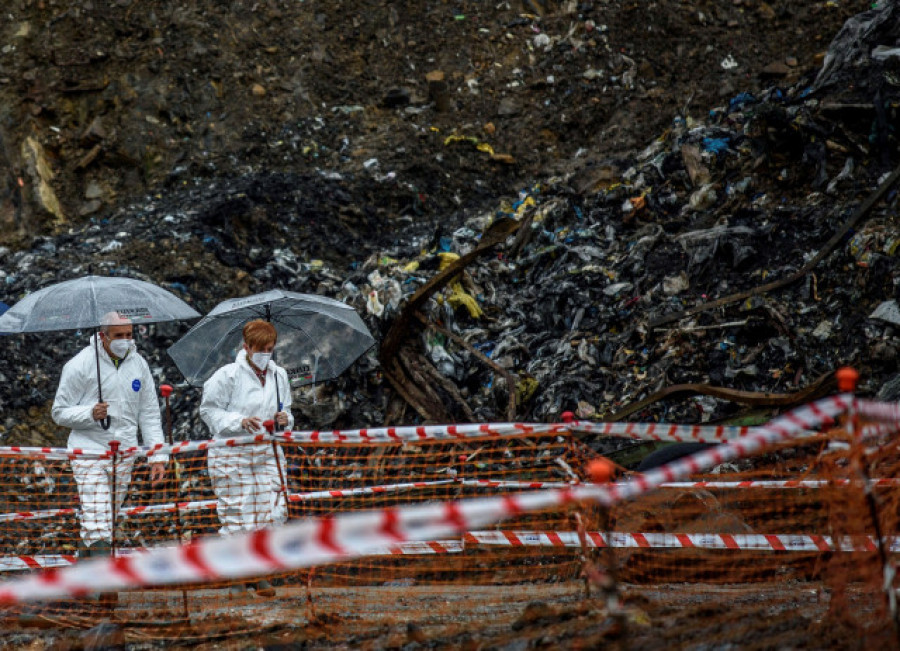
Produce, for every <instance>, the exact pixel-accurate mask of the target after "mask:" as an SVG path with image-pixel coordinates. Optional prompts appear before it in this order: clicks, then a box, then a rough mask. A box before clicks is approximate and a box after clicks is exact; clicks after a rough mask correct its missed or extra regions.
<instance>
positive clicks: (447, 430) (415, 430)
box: [120, 423, 570, 457]
mask: <svg viewBox="0 0 900 651" xmlns="http://www.w3.org/2000/svg"><path fill="white" fill-rule="evenodd" d="M569 429H570V427H569V424H568V423H482V424H479V423H474V424H470V425H421V426H409V427H381V428H372V429H356V430H328V431H318V430H314V431H301V432H280V433H278V434H273V435H269V434H256V435H253V436H242V437H235V438H230V439H212V440H208V441H184V442H182V443H176V444H174V445H162V444H159V445H153V446H149V447H139V446H133V447H129V448H124V449H122V450H121V451H120V454H121V455H122V456H123V457H124V456H151V455H159V454H181V453H185V452H193V451H198V450H209V449H212V448H220V447H241V446H244V445H254V444H258V443H267V442H270V441H273V440H274V441H280V442H284V443H318V444H329V445H332V444H335V445H336V444H349V445H366V444H372V443H425V442H429V441H465V440H470V439H472V440H475V439H482V438H509V437H518V436H534V435H545V434H564V433H566V432H568V430H569Z"/></svg>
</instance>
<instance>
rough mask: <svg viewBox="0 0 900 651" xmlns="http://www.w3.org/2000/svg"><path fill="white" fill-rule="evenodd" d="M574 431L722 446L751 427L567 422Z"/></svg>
mask: <svg viewBox="0 0 900 651" xmlns="http://www.w3.org/2000/svg"><path fill="white" fill-rule="evenodd" d="M569 427H570V428H571V429H572V431H573V432H586V433H589V434H597V435H600V436H618V437H622V438H632V439H640V440H651V441H677V442H692V443H722V442H723V441H730V440H733V439H737V438H741V437H743V436H746V435H747V434H749V433H751V432H752V431H753V429H754V428H753V427H729V426H724V425H722V426H713V425H670V424H668V423H595V422H592V421H584V420H576V421H574V422H572V423H569Z"/></svg>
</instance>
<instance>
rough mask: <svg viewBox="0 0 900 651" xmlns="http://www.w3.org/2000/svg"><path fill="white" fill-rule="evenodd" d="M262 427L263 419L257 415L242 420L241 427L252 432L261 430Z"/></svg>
mask: <svg viewBox="0 0 900 651" xmlns="http://www.w3.org/2000/svg"><path fill="white" fill-rule="evenodd" d="M261 428H262V421H260V420H259V418H257V417H256V416H254V417H253V418H245V419H244V420H242V421H241V429H245V430H247V431H248V432H250V433H251V434H252V433H253V432H256V431H259V430H260V429H261Z"/></svg>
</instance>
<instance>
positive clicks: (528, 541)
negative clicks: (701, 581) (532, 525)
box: [464, 531, 900, 552]
mask: <svg viewBox="0 0 900 651" xmlns="http://www.w3.org/2000/svg"><path fill="white" fill-rule="evenodd" d="M464 540H465V541H466V543H467V544H470V545H471V544H477V545H502V546H509V547H580V546H581V542H580V540H579V536H578V532H577V531H467V532H466V534H465V536H464ZM883 540H884V544H885V547H886V549H887V550H888V551H891V552H896V551H900V536H891V537H886V538H884V539H883ZM585 542H586V543H587V546H588V547H614V548H637V549H731V550H741V551H779V552H784V551H787V552H832V551H845V552H853V551H867V552H874V551H877V549H878V548H877V546H876V541H875V538H874V537H872V536H842V537H840V538H837V539H834V538H832V537H831V536H822V535H819V534H750V533H746V534H736V533H624V532H617V531H614V532H601V531H587V532H585Z"/></svg>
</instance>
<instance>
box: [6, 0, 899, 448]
mask: <svg viewBox="0 0 900 651" xmlns="http://www.w3.org/2000/svg"><path fill="white" fill-rule="evenodd" d="M898 11H900V10H898V9H896V8H895V6H894V5H893V4H888V3H881V4H879V5H876V7H875V8H873V9H872V10H870V11H869V12H866V13H865V14H861V15H860V16H857V17H856V18H854V19H853V20H852V21H851V22H849V23H848V24H847V25H846V26H845V28H844V30H842V31H841V32H840V33H839V34H838V35H837V36H836V38H835V39H834V41H833V42H832V44H831V46H830V48H829V51H828V54H827V55H826V57H825V59H824V65H823V67H822V68H821V70H820V71H819V72H818V74H817V75H807V76H805V77H801V78H799V79H793V80H792V81H790V82H789V81H788V79H789V77H787V76H780V77H777V79H779V80H780V82H781V85H778V84H775V85H770V86H769V87H768V88H765V89H763V90H762V91H761V92H755V93H749V92H741V91H738V92H735V93H734V94H733V95H732V96H730V97H729V98H727V99H726V100H725V101H723V102H722V103H721V105H717V106H710V107H708V109H705V110H704V111H703V112H702V113H696V114H690V113H687V112H686V113H685V114H683V115H679V116H678V117H676V118H675V119H674V120H673V121H672V122H671V124H670V125H669V126H668V128H666V129H664V130H663V131H661V132H660V133H658V134H657V135H656V137H654V138H653V139H652V141H651V142H649V143H648V144H647V146H646V147H645V148H644V149H643V150H642V151H639V152H637V153H633V154H627V155H626V154H623V155H620V156H615V157H609V158H605V159H602V160H596V161H594V162H593V163H591V164H590V165H587V166H584V167H581V168H580V169H577V170H574V171H573V170H569V171H564V172H562V173H560V174H559V175H556V176H549V177H546V178H541V179H540V180H535V181H534V182H532V183H529V184H527V185H525V186H523V187H521V189H520V191H519V192H518V194H516V195H514V196H513V195H508V196H499V197H494V198H493V199H492V201H491V204H490V205H489V207H488V208H478V207H477V206H469V207H467V208H466V209H461V210H459V211H458V212H455V213H453V214H452V215H448V216H447V218H446V219H444V220H443V221H442V222H441V223H439V224H434V223H433V222H431V221H429V220H424V219H417V213H416V207H415V201H416V198H417V196H418V194H417V193H416V192H415V188H412V187H400V188H399V189H398V185H397V184H401V185H402V181H401V180H398V179H397V177H396V175H395V176H394V177H391V176H389V173H387V172H381V171H379V170H378V169H374V171H373V170H369V171H370V173H369V174H367V175H350V174H347V173H342V172H338V171H335V170H328V169H319V170H317V171H315V172H308V173H307V172H303V173H299V172H298V173H289V172H259V171H253V170H251V171H248V172H245V173H241V172H240V171H237V170H236V171H235V172H234V173H232V174H231V175H229V176H219V177H215V178H213V179H204V180H197V181H196V182H193V183H191V182H187V181H184V182H183V183H176V184H174V187H173V189H172V190H171V191H170V192H166V193H165V194H163V193H159V194H156V195H153V196H149V197H147V198H146V200H144V201H142V202H140V203H139V204H133V205H129V206H127V207H125V208H121V209H119V210H117V211H116V212H115V213H114V214H113V215H111V216H110V217H108V218H96V219H94V220H93V221H92V223H89V224H87V225H85V226H76V227H72V228H70V229H69V231H68V232H67V233H65V234H62V235H58V236H54V237H50V236H47V237H41V238H37V239H36V240H35V241H34V242H33V243H32V245H31V246H30V247H28V248H25V249H22V250H17V251H13V250H10V249H6V248H3V249H0V265H2V271H0V280H2V281H3V282H4V293H3V294H2V295H0V299H3V300H4V301H6V302H7V303H10V304H11V303H14V302H15V300H17V299H18V298H19V297H21V296H22V295H23V294H25V293H26V292H28V291H30V290H33V289H34V288H36V287H39V286H42V285H44V284H47V283H49V282H53V281H55V280H61V279H64V278H70V277H74V276H77V275H82V274H86V273H88V272H89V271H90V272H93V273H100V274H114V275H115V274H121V275H128V276H133V277H136V278H140V279H143V280H148V281H151V282H156V283H158V284H160V285H162V286H164V287H166V288H167V289H170V290H172V291H174V292H175V293H176V294H178V295H180V296H181V297H182V298H184V299H185V300H187V301H188V302H190V303H191V304H193V305H194V306H196V307H197V309H198V310H200V311H201V312H202V311H204V310H209V309H210V308H212V307H213V305H215V303H216V302H218V301H219V300H222V299H224V298H229V297H231V296H234V295H241V294H242V293H250V292H254V291H261V290H263V289H269V288H273V287H280V288H284V289H289V290H292V291H299V292H311V293H319V294H324V295H328V296H332V297H335V298H338V299H340V300H343V301H345V302H347V303H349V304H351V305H353V306H354V307H355V308H356V309H357V310H358V311H359V313H360V314H361V315H363V316H364V317H365V319H366V321H367V323H368V325H369V327H370V329H371V331H372V333H373V334H374V335H375V336H376V339H377V340H378V341H379V342H380V343H379V346H377V347H376V348H374V349H373V350H371V351H370V352H369V353H367V354H366V355H365V356H364V357H362V358H361V359H360V360H359V361H358V362H357V364H356V365H354V367H353V368H352V369H351V370H350V371H349V372H347V373H346V374H344V375H343V376H342V377H341V378H339V379H337V380H335V381H333V382H330V383H328V384H326V385H322V386H317V387H312V388H302V389H298V390H297V392H296V395H295V406H296V415H297V424H298V427H301V428H332V427H335V428H351V427H364V426H371V425H380V424H384V423H413V422H447V421H454V422H465V421H505V420H519V421H557V420H559V419H560V418H561V417H562V414H563V412H565V411H573V412H575V413H576V414H577V415H578V417H580V418H584V419H623V418H628V419H629V420H645V421H646V420H665V421H670V422H680V423H691V422H710V421H721V420H723V419H728V418H736V417H740V416H745V415H746V414H745V411H746V408H747V407H763V408H766V409H769V410H770V411H771V410H777V409H779V408H782V407H784V406H788V405H791V404H796V403H797V402H803V401H805V400H806V399H808V398H809V397H810V396H811V395H812V394H813V393H815V392H817V391H823V392H824V391H828V390H830V389H831V388H833V387H832V385H830V384H829V381H830V380H829V378H830V375H831V373H832V372H833V371H834V370H835V369H836V368H838V367H839V366H842V365H845V364H852V365H854V366H856V367H857V368H858V370H859V371H860V372H861V374H862V384H861V390H862V391H864V392H865V393H869V394H877V395H878V398H879V399H882V400H892V399H897V398H898V397H900V374H898V373H897V370H896V363H897V358H898V350H900V337H898V326H900V309H898V304H897V298H898V286H900V268H898V264H897V253H898V251H900V235H898V234H900V229H898V225H897V216H896V214H897V188H898V187H900V186H898V184H897V177H898V171H897V170H895V169H894V166H896V165H897V163H898V161H897V160H896V151H897V150H898V149H897V133H896V130H895V126H894V125H895V124H896V117H897V110H898V102H897V100H898V94H900V77H898V74H897V71H898V70H900V47H898V44H900V39H898V34H897V33H896V32H897V28H896V25H897V24H898V20H897V14H898ZM850 79H852V80H853V83H852V84H851V83H848V80H850ZM773 83H774V82H773ZM463 140H465V139H463ZM461 142H462V141H461ZM458 144H459V143H454V142H450V143H448V144H447V146H448V147H450V146H457V145H458ZM470 144H471V143H470V142H469V141H468V140H465V142H462V144H461V145H460V146H469V145H470ZM475 144H476V145H477V144H478V143H475ZM494 155H497V154H496V152H495V153H494ZM371 167H373V168H375V164H374V163H373V164H372V165H371ZM537 178H538V177H537V176H536V177H535V179H537ZM360 193H363V194H366V195H367V196H370V197H374V200H373V204H375V203H378V201H379V200H382V199H383V200H385V201H388V200H391V198H393V199H394V200H396V199H397V198H398V197H400V198H401V199H402V200H403V201H404V202H406V203H405V204H404V206H405V208H403V209H400V210H396V211H393V212H392V214H393V215H394V216H395V220H394V221H392V222H389V223H387V224H386V223H385V221H384V216H383V215H380V214H378V213H377V212H376V211H369V210H364V209H360V207H359V205H358V204H355V203H354V198H355V197H358V196H360ZM478 193H479V196H480V199H481V200H480V201H479V204H478V205H486V204H485V201H484V197H485V189H484V188H483V187H482V188H481V189H480V190H479V191H478ZM186 328H187V324H159V325H150V326H142V327H140V328H139V333H138V336H139V338H140V339H141V342H140V344H139V345H140V347H141V350H142V352H144V353H145V355H146V356H147V357H148V359H149V361H150V363H151V367H152V369H153V372H154V374H155V376H156V377H157V379H158V381H159V382H167V383H170V384H174V385H176V388H177V391H176V394H175V396H174V402H173V403H172V404H173V409H174V412H175V414H176V421H175V423H176V438H205V437H206V436H207V433H206V432H205V428H204V426H203V425H202V424H201V423H200V421H199V418H198V417H197V409H196V407H197V404H198V401H199V390H198V389H196V388H194V387H189V386H187V385H185V384H184V383H183V381H182V378H181V377H180V374H179V373H178V371H177V369H175V367H174V364H173V363H172V362H171V360H170V359H169V358H168V357H167V355H166V354H165V349H166V348H167V347H168V346H170V345H171V344H172V343H174V341H175V340H177V338H178V337H179V336H180V335H181V334H183V332H185V331H186ZM88 334H89V333H83V332H82V333H55V334H51V335H41V336H39V337H38V336H28V337H25V338H24V339H20V340H18V341H14V340H12V339H10V340H9V341H8V342H3V343H4V344H5V345H3V346H2V347H0V357H2V358H3V360H4V364H3V366H2V370H0V379H2V380H3V382H2V390H0V409H2V412H3V414H4V418H5V422H0V426H2V427H3V428H4V429H5V436H4V437H3V439H2V440H3V441H4V442H6V443H8V444H22V445H35V444H60V443H61V442H62V441H63V440H64V437H63V433H62V432H60V431H58V430H57V429H56V428H55V427H54V426H53V425H52V424H51V423H49V421H48V420H47V418H46V412H48V411H49V410H48V409H47V403H48V401H49V400H52V397H53V393H54V391H55V383H56V381H57V378H58V373H59V369H60V368H61V365H62V363H64V362H65V360H66V359H68V357H69V356H70V355H71V354H73V353H74V352H75V351H76V350H77V349H79V348H80V347H81V346H83V345H84V340H85V339H86V337H87V336H88ZM768 415H770V414H767V416H768ZM767 416H766V417H767Z"/></svg>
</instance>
